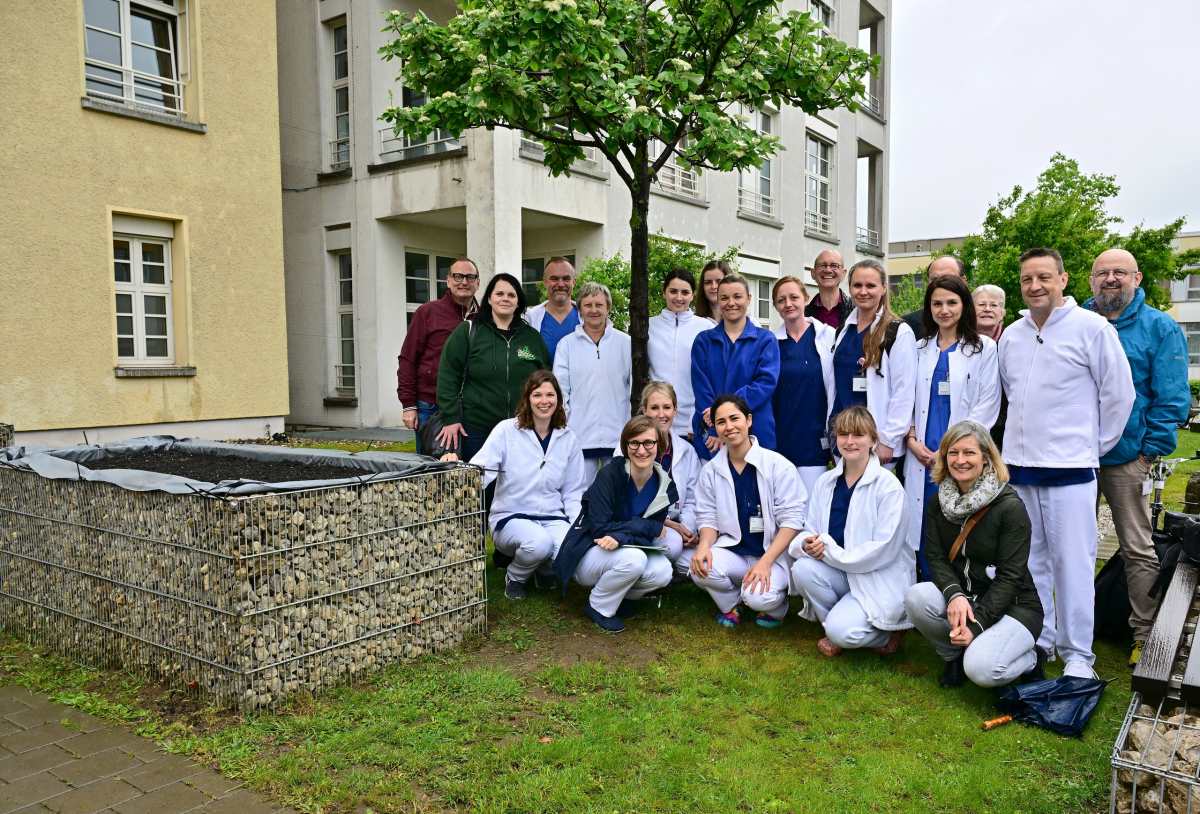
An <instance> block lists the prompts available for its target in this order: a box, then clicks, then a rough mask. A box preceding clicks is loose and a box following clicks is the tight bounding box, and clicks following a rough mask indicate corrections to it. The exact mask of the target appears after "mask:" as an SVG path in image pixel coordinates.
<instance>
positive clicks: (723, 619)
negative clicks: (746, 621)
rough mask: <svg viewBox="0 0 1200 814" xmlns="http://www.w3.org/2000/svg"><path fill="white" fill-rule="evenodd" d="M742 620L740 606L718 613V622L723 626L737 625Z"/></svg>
mask: <svg viewBox="0 0 1200 814" xmlns="http://www.w3.org/2000/svg"><path fill="white" fill-rule="evenodd" d="M740 621H742V614H741V610H740V609H739V608H734V609H733V610H731V611H730V612H729V613H718V614H717V624H718V625H721V626H722V627H737V625H738V622H740Z"/></svg>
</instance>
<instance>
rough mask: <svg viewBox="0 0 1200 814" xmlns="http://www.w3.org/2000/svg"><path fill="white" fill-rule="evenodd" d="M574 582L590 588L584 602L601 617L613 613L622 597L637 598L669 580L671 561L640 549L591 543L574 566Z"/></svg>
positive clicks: (655, 589) (658, 587)
mask: <svg viewBox="0 0 1200 814" xmlns="http://www.w3.org/2000/svg"><path fill="white" fill-rule="evenodd" d="M575 581H576V582H578V583H579V584H580V585H584V586H586V587H589V588H591V589H592V593H591V596H590V597H589V598H588V601H589V602H590V603H591V605H592V607H593V608H595V609H596V611H597V612H598V613H599V614H600V615H601V616H613V615H615V614H616V612H617V606H618V605H620V604H621V600H622V599H641V598H642V597H643V596H645V595H646V594H648V593H651V592H652V591H657V590H658V589H660V588H665V587H666V586H667V585H668V584H670V582H671V562H670V560H668V559H667V558H666V557H664V556H663V555H662V554H658V553H650V554H647V552H645V551H642V550H641V549H640V548H625V547H624V546H622V547H620V548H617V549H616V550H615V551H605V550H604V549H603V548H601V547H600V546H598V545H597V546H592V547H591V548H589V549H588V552H587V553H586V554H584V555H583V559H582V560H580V561H579V565H577V566H576V567H575Z"/></svg>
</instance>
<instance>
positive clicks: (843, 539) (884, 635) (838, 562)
mask: <svg viewBox="0 0 1200 814" xmlns="http://www.w3.org/2000/svg"><path fill="white" fill-rule="evenodd" d="M834 432H835V434H836V440H837V445H838V452H839V454H840V455H841V456H842V457H841V460H840V461H839V462H838V465H837V466H836V467H835V468H834V469H831V470H830V471H828V472H826V473H825V474H824V475H822V476H821V477H820V479H819V480H817V484H816V486H815V487H814V489H813V494H812V495H811V496H810V497H809V500H808V512H807V516H806V522H805V528H804V531H803V532H802V533H801V535H800V536H799V537H797V538H796V539H795V541H794V542H793V543H792V545H791V550H790V553H791V555H792V556H793V557H794V558H795V563H794V564H793V565H792V582H793V584H794V585H795V587H796V593H798V594H800V595H801V596H803V597H804V599H805V600H806V605H805V607H804V610H802V611H801V612H800V615H801V616H803V617H804V618H806V619H809V620H812V621H819V622H820V623H821V624H822V625H823V626H824V627H825V638H823V639H821V641H819V642H818V643H817V649H818V650H820V651H821V652H822V653H823V654H824V655H826V656H836V655H838V654H839V653H841V652H842V650H843V649H844V648H861V647H870V648H871V649H873V650H875V651H876V652H877V653H884V654H890V653H895V652H896V650H897V649H898V648H899V646H900V637H901V635H902V634H903V632H904V630H905V629H907V628H910V627H912V624H911V623H910V622H909V621H908V617H907V616H906V615H905V613H904V592H905V591H906V590H908V587H909V586H910V585H912V584H913V580H914V577H915V574H916V569H915V567H914V565H915V560H914V557H913V550H912V548H911V547H910V546H909V545H908V539H907V535H908V525H907V523H908V500H907V498H906V497H905V495H904V487H902V486H901V485H900V481H898V480H896V476H895V475H893V474H892V473H891V472H888V471H887V470H886V469H884V468H883V467H882V466H880V464H879V459H878V458H877V457H876V456H875V453H874V452H873V449H874V447H875V445H876V444H877V443H879V433H878V430H876V429H875V420H874V419H873V418H871V413H870V412H869V411H868V410H867V408H866V406H865V405H861V404H859V405H855V406H853V407H849V408H847V409H846V410H843V411H842V412H840V413H838V415H837V418H835V419H834Z"/></svg>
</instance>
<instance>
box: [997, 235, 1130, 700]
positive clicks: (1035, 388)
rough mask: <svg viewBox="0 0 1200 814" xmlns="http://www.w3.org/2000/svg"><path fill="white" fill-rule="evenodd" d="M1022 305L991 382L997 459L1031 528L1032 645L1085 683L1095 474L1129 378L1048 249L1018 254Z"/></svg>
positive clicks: (1112, 340) (1115, 345)
mask: <svg viewBox="0 0 1200 814" xmlns="http://www.w3.org/2000/svg"><path fill="white" fill-rule="evenodd" d="M1020 279H1021V298H1022V299H1023V300H1025V304H1026V305H1028V306H1029V310H1027V311H1022V312H1021V316H1022V317H1024V319H1019V320H1017V321H1016V322H1014V323H1013V324H1012V325H1011V326H1009V328H1008V329H1006V330H1005V331H1004V339H1003V341H1001V342H1000V347H999V356H1000V377H1001V379H1002V381H1003V383H1004V391H1005V394H1006V395H1007V396H1008V423H1007V424H1006V426H1005V428H1004V456H1003V457H1004V462H1005V463H1006V464H1008V467H1009V473H1010V475H1011V480H1010V483H1011V484H1012V486H1013V488H1014V489H1016V491H1017V494H1018V495H1020V497H1021V500H1022V501H1024V503H1025V508H1026V509H1028V511H1029V519H1030V522H1031V523H1032V525H1033V536H1032V540H1031V542H1030V550H1029V572H1030V573H1031V574H1032V575H1033V581H1034V584H1035V585H1036V586H1037V590H1038V595H1039V596H1040V597H1041V600H1042V608H1043V610H1044V612H1045V617H1044V621H1043V623H1042V634H1041V636H1039V637H1038V646H1040V647H1042V648H1043V649H1044V650H1046V653H1047V656H1048V658H1049V659H1053V658H1054V656H1055V648H1057V649H1058V653H1059V655H1061V656H1062V658H1063V661H1064V662H1065V663H1066V664H1065V666H1064V668H1063V674H1064V675H1070V676H1081V677H1088V678H1090V677H1094V676H1095V671H1094V670H1093V669H1092V664H1093V663H1094V662H1095V660H1096V657H1095V655H1093V653H1092V627H1093V616H1094V605H1095V588H1094V586H1093V582H1092V580H1093V578H1094V575H1095V571H1096V469H1097V468H1098V467H1099V466H1100V457H1101V456H1102V455H1104V454H1105V453H1107V452H1108V451H1109V450H1110V449H1112V447H1113V446H1114V445H1115V444H1116V443H1117V441H1118V440H1120V438H1121V433H1122V431H1124V429H1125V423H1126V422H1127V421H1128V419H1129V413H1130V411H1131V410H1132V409H1133V402H1134V389H1133V377H1132V374H1131V373H1130V369H1129V361H1128V360H1127V359H1126V357H1125V352H1124V350H1122V348H1121V341H1120V339H1118V337H1117V332H1116V330H1115V329H1114V328H1113V327H1112V325H1110V324H1109V322H1108V320H1106V319H1105V318H1104V317H1102V316H1100V315H1099V314H1096V313H1093V312H1092V311H1088V310H1086V309H1083V308H1080V307H1079V306H1078V305H1076V303H1075V300H1074V298H1072V297H1064V296H1063V291H1064V290H1066V286H1067V273H1066V270H1065V269H1064V268H1063V262H1062V257H1061V256H1060V255H1059V253H1058V252H1057V251H1055V250H1054V249H1040V248H1039V249H1030V250H1029V251H1027V252H1025V253H1024V254H1023V255H1021V278H1020Z"/></svg>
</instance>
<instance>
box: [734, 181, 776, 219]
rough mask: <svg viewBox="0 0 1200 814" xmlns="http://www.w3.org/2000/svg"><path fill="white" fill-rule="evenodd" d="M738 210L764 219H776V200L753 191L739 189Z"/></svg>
mask: <svg viewBox="0 0 1200 814" xmlns="http://www.w3.org/2000/svg"><path fill="white" fill-rule="evenodd" d="M738 209H740V210H742V211H743V212H749V213H751V214H753V215H761V216H762V217H764V218H774V217H775V199H774V198H772V197H771V196H770V195H762V194H759V193H757V192H755V191H754V190H752V189H743V188H741V187H739V188H738Z"/></svg>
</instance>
